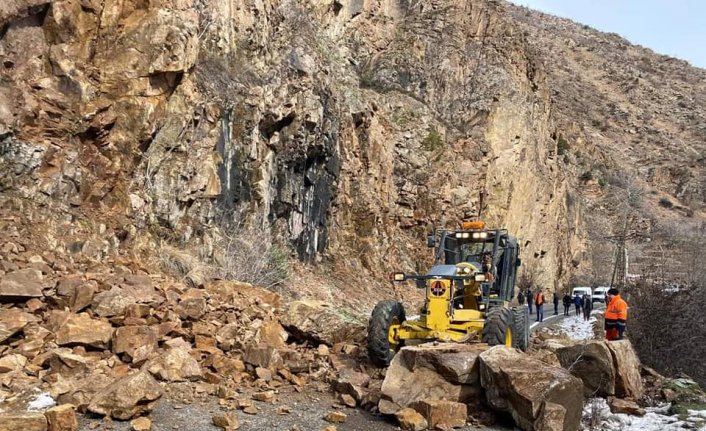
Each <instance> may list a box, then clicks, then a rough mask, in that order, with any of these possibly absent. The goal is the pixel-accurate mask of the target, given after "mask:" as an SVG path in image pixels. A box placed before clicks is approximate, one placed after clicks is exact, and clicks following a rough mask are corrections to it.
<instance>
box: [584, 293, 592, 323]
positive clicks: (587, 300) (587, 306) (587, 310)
mask: <svg viewBox="0 0 706 431" xmlns="http://www.w3.org/2000/svg"><path fill="white" fill-rule="evenodd" d="M592 309H593V301H591V297H590V296H588V295H583V320H585V321H588V319H590V318H591V310H592Z"/></svg>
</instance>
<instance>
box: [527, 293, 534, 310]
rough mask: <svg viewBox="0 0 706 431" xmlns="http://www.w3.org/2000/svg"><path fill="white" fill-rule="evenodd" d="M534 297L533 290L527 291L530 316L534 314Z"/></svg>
mask: <svg viewBox="0 0 706 431" xmlns="http://www.w3.org/2000/svg"><path fill="white" fill-rule="evenodd" d="M533 301H534V297H533V296H532V289H527V307H529V314H532V302H533Z"/></svg>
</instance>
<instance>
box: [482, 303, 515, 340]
mask: <svg viewBox="0 0 706 431" xmlns="http://www.w3.org/2000/svg"><path fill="white" fill-rule="evenodd" d="M508 331H509V332H510V335H512V311H511V310H510V309H509V308H505V307H502V308H493V309H492V310H490V311H489V312H488V314H487V315H486V318H485V325H484V326H483V338H482V339H483V342H484V343H488V345H489V346H504V345H506V344H505V340H506V336H507V335H508ZM514 338H515V337H512V340H513V344H514ZM508 347H512V345H510V346H508Z"/></svg>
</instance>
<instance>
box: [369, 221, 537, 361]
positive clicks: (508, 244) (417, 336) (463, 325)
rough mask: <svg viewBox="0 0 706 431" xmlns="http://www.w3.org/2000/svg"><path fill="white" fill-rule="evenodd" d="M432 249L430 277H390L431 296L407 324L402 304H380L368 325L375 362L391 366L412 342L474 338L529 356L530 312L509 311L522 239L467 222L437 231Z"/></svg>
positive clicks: (431, 240) (432, 237)
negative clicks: (524, 351) (518, 240)
mask: <svg viewBox="0 0 706 431" xmlns="http://www.w3.org/2000/svg"><path fill="white" fill-rule="evenodd" d="M427 245H428V246H429V247H430V248H432V247H433V248H435V258H434V265H433V267H432V268H431V270H430V271H429V272H428V273H427V274H426V275H417V274H405V273H401V272H396V273H393V274H390V279H391V280H392V281H393V282H405V281H414V282H415V283H416V285H417V287H419V288H423V289H425V290H426V300H425V301H424V306H423V307H422V309H421V312H420V315H419V316H417V317H415V318H410V319H408V318H407V316H406V314H405V309H404V307H403V306H402V304H401V303H400V302H398V301H396V300H385V301H381V302H379V303H378V304H377V305H376V306H375V308H374V309H373V312H372V315H371V318H370V322H369V324H368V339H367V341H368V355H369V357H370V359H371V360H372V362H373V363H375V364H376V365H379V366H383V367H385V366H387V365H389V363H390V361H391V360H392V357H393V356H394V355H395V352H397V350H399V348H400V347H401V346H403V345H404V343H405V341H408V340H429V341H431V340H439V341H455V342H466V341H469V340H471V339H474V338H475V339H480V340H482V341H483V342H485V343H488V344H490V345H506V346H511V347H517V348H519V349H522V350H526V349H527V347H528V345H529V315H528V310H527V307H525V306H523V305H521V306H519V307H513V308H510V307H509V305H508V302H509V301H510V300H511V299H512V297H513V295H514V293H515V280H516V276H517V268H518V267H519V266H520V258H519V248H518V245H517V239H516V238H514V237H512V236H510V235H509V234H508V232H507V230H506V229H486V228H485V223H483V222H482V221H466V222H463V223H461V227H460V228H459V229H455V230H448V229H436V230H435V231H434V232H433V233H432V234H431V235H429V237H428V238H427Z"/></svg>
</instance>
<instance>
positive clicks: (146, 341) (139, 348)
mask: <svg viewBox="0 0 706 431" xmlns="http://www.w3.org/2000/svg"><path fill="white" fill-rule="evenodd" d="M112 348H113V352H115V353H117V354H121V353H125V354H127V356H128V358H129V359H130V360H131V362H132V363H135V364H139V363H140V362H143V361H145V360H146V359H147V357H148V356H149V355H150V353H152V352H154V351H155V350H157V332H156V331H155V330H154V329H152V328H150V327H148V326H122V327H120V328H118V329H116V330H115V333H114V334H113V344H112Z"/></svg>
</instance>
